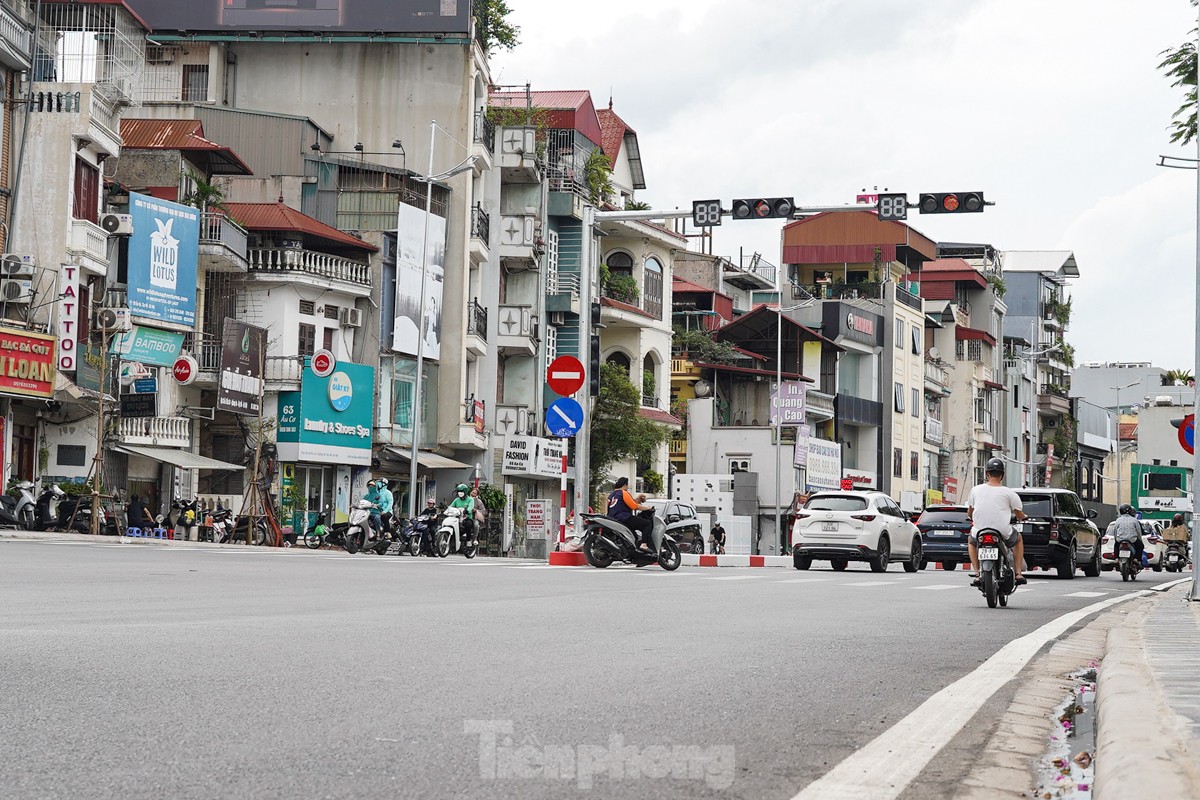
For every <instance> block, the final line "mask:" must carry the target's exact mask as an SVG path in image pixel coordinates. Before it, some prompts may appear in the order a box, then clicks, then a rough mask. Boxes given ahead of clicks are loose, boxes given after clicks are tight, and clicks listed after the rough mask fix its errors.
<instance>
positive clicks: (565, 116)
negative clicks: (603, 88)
mask: <svg viewBox="0 0 1200 800" xmlns="http://www.w3.org/2000/svg"><path fill="white" fill-rule="evenodd" d="M525 102H526V97H525V93H524V92H495V93H493V94H491V95H489V96H488V103H489V104H490V105H493V106H497V107H502V108H525ZM529 102H530V103H532V104H533V107H534V108H544V109H547V110H548V111H549V112H550V127H551V128H554V129H557V130H576V131H579V132H580V133H582V134H583V135H584V136H586V137H587V138H588V141H590V142H592V143H593V144H597V145H599V144H601V139H602V138H603V137H604V134H603V133H602V131H601V130H600V118H599V117H597V116H596V106H595V105H593V104H592V93H591V92H589V91H587V90H586V89H571V90H565V91H552V92H530V93H529Z"/></svg>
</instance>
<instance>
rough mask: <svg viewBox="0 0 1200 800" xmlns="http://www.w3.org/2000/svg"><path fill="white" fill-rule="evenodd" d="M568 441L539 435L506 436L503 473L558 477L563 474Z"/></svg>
mask: <svg viewBox="0 0 1200 800" xmlns="http://www.w3.org/2000/svg"><path fill="white" fill-rule="evenodd" d="M566 451H567V448H566V443H565V442H563V441H561V440H558V439H543V438H541V437H538V436H506V437H504V461H503V465H502V467H501V470H500V471H501V474H504V475H529V476H531V477H540V478H558V477H560V476H561V475H562V459H563V456H564V455H566Z"/></svg>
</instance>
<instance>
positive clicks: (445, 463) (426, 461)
mask: <svg viewBox="0 0 1200 800" xmlns="http://www.w3.org/2000/svg"><path fill="white" fill-rule="evenodd" d="M384 450H387V451H388V452H389V453H391V454H392V455H394V456H396V457H397V458H402V459H404V460H405V461H408V460H409V458H408V457H409V455H410V453H409V451H408V450H401V449H400V448H398V447H385V448H384ZM417 464H419V465H420V466H422V467H425V469H474V467H472V466H471V465H470V464H464V463H462V462H461V461H455V460H454V459H453V458H446V457H445V456H439V455H438V454H437V453H428V452H426V451H424V450H418V451H417Z"/></svg>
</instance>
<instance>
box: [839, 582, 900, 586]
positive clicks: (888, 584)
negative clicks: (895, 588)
mask: <svg viewBox="0 0 1200 800" xmlns="http://www.w3.org/2000/svg"><path fill="white" fill-rule="evenodd" d="M893 583H895V581H860V582H859V583H839V584H838V586H891V585H892V584H893Z"/></svg>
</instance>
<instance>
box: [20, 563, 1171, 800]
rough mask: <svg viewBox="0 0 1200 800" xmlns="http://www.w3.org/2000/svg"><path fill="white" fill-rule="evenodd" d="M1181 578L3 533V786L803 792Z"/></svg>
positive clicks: (39, 794) (532, 794)
mask: <svg viewBox="0 0 1200 800" xmlns="http://www.w3.org/2000/svg"><path fill="white" fill-rule="evenodd" d="M1172 577H1174V576H1169V575H1167V574H1166V573H1161V574H1158V573H1152V572H1145V573H1143V574H1142V577H1141V579H1139V580H1138V581H1137V582H1136V584H1122V582H1121V581H1120V579H1119V577H1117V576H1115V574H1114V573H1104V574H1103V575H1102V576H1101V577H1100V578H1091V579H1089V578H1083V577H1082V576H1080V577H1077V578H1076V579H1075V580H1071V581H1064V580H1058V579H1056V578H1054V577H1052V576H1051V575H1042V574H1039V573H1036V572H1034V573H1031V574H1030V583H1029V586H1027V587H1021V589H1019V590H1018V592H1017V593H1016V594H1015V595H1014V596H1013V597H1012V599H1011V601H1010V606H1009V608H1007V609H995V610H990V609H988V608H987V607H986V603H985V602H984V599H983V597H982V595H980V593H979V592H978V591H977V590H974V589H971V588H969V587H967V585H966V584H967V581H968V579H967V577H966V573H963V572H958V573H944V572H940V571H936V570H933V569H930V570H926V571H922V572H919V573H916V574H912V575H909V574H906V573H904V572H902V571H901V570H900V568H899V566H898V565H893V566H892V568H891V570H890V571H889V572H888V573H885V574H882V575H877V574H874V573H871V572H869V571H868V570H867V569H866V567H865V565H852V566H851V568H850V570H849V571H846V572H841V573H835V572H833V571H831V570H829V569H828V568H827V567H825V566H824V565H823V564H818V565H815V566H814V568H813V569H812V570H810V571H807V572H799V571H796V570H792V569H780V568H766V569H728V568H721V569H712V568H705V569H701V568H688V567H684V568H682V569H680V570H678V571H677V572H674V573H664V572H662V571H661V570H659V569H658V568H657V567H650V568H643V569H633V568H629V567H617V566H614V567H611V568H609V569H607V570H594V569H591V568H586V567H585V568H555V567H547V566H545V565H543V564H540V563H535V562H527V561H514V560H499V559H476V560H474V561H466V560H464V559H463V558H462V557H461V556H451V557H450V558H448V559H445V560H431V559H425V558H422V559H414V558H410V557H408V556H403V557H400V556H375V555H363V554H360V555H357V556H350V555H348V554H345V553H341V552H335V551H321V552H309V551H303V550H297V549H291V550H273V549H262V548H251V547H243V546H223V547H217V546H202V545H188V544H183V543H165V544H141V543H139V544H126V545H121V544H118V543H117V542H115V541H112V540H107V539H106V540H101V541H94V540H87V539H82V540H81V539H75V540H71V541H15V540H0V682H2V684H3V691H0V796H3V797H5V798H8V797H12V798H164V797H170V798H173V799H179V800H183V799H184V798H209V797H221V798H300V797H305V798H364V797H369V798H376V797H378V798H392V797H406V798H407V797H414V798H418V797H419V798H442V797H453V798H551V797H570V796H587V797H621V798H674V797H679V798H700V797H736V798H791V797H793V796H795V795H796V794H797V793H798V792H800V791H801V790H802V789H804V788H805V787H806V786H809V785H810V784H812V783H813V782H814V781H816V780H818V779H820V778H822V776H825V775H826V773H829V772H830V770H831V769H832V768H833V767H835V766H836V765H838V764H839V763H840V762H842V761H843V759H846V758H847V757H850V756H852V755H853V754H854V753H856V752H857V751H859V750H860V749H861V748H863V747H864V746H865V745H867V744H868V743H870V742H871V741H872V740H873V739H875V738H876V737H877V736H879V735H880V734H882V733H884V732H885V731H888V730H889V729H890V728H892V726H893V725H895V724H896V723H897V722H899V721H900V720H902V719H903V718H905V717H906V715H908V714H909V713H910V712H913V711H914V709H917V708H918V706H921V704H922V703H923V702H925V701H926V700H927V699H928V698H930V697H932V696H934V695H935V694H937V693H938V692H939V691H941V690H942V689H943V688H944V687H947V686H948V685H950V684H952V683H953V682H955V681H956V680H958V679H959V678H962V677H963V676H964V675H967V674H969V673H971V672H972V671H973V670H975V669H976V668H977V667H978V666H979V665H980V664H981V663H982V662H984V661H985V660H987V659H989V657H991V656H993V654H995V653H996V652H997V651H998V650H1000V649H1001V648H1002V647H1004V646H1005V645H1006V644H1007V643H1009V642H1010V641H1012V640H1014V639H1017V638H1018V637H1022V636H1024V635H1026V634H1028V633H1030V632H1031V631H1035V630H1036V629H1039V628H1040V627H1041V626H1043V625H1044V624H1046V623H1049V622H1051V621H1053V620H1055V619H1057V618H1060V617H1061V616H1062V615H1063V614H1066V613H1068V612H1072V611H1076V610H1078V609H1082V608H1085V607H1088V606H1090V605H1092V604H1094V603H1097V602H1101V601H1104V600H1109V599H1115V598H1118V597H1121V596H1123V595H1126V594H1128V593H1130V592H1132V591H1135V590H1138V589H1145V588H1147V586H1148V585H1153V584H1155V583H1161V582H1163V581H1166V580H1170V579H1171V578H1172ZM993 688H995V687H980V693H981V696H983V697H985V698H986V697H988V696H990V693H991V692H992V689H993ZM1010 691H1011V690H1010ZM1002 700H1003V702H1001V701H1002ZM1005 703H1007V700H1004V689H1003V687H1002V689H1001V691H1000V693H998V694H997V695H996V696H995V697H993V698H992V699H991V700H990V701H989V702H987V703H985V704H984V705H983V707H982V709H981V710H980V711H979V713H978V714H977V715H976V717H975V718H974V719H973V720H972V721H971V725H969V726H966V727H965V728H964V730H963V731H962V732H961V733H960V734H959V735H958V738H957V744H958V745H960V746H957V747H955V748H952V750H953V752H947V753H944V754H943V755H941V756H939V757H938V758H937V759H935V760H934V761H933V762H932V763H931V764H930V765H929V767H928V769H927V770H925V772H924V773H923V775H924V776H925V777H927V778H928V776H930V775H932V776H934V778H928V779H929V780H931V781H934V780H935V778H936V779H937V780H942V781H945V780H950V778H946V777H945V776H953V775H954V774H955V773H956V771H958V770H959V769H961V768H963V766H964V765H962V764H959V763H957V762H956V761H955V760H954V759H962V758H967V757H968V754H967V751H969V748H965V747H962V746H961V745H962V744H963V743H964V742H967V743H969V742H971V741H973V740H975V739H977V740H978V741H980V742H982V741H986V734H987V733H988V730H989V728H988V723H989V720H991V719H992V717H994V715H995V713H996V712H997V710H998V709H1000V708H1002V707H1003V705H1004V704H1005ZM939 776H940V777H939ZM906 785H908V784H906ZM930 785H933V783H930ZM818 786H820V784H819V785H818ZM904 788H905V786H897V787H894V791H893V792H892V794H893V795H894V794H898V793H900V792H901V791H902V790H903V789H904ZM912 793H913V789H912V786H911V785H909V794H906V795H905V797H908V796H910V795H911V794H912Z"/></svg>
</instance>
